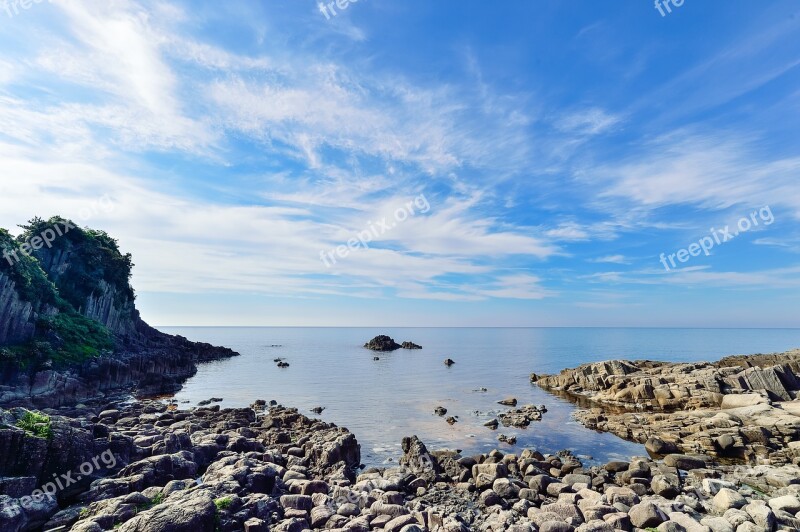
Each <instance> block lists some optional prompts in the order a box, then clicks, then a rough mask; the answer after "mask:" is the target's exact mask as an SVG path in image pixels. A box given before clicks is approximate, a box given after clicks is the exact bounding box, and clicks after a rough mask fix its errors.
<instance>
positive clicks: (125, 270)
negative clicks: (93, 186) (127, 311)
mask: <svg viewBox="0 0 800 532" xmlns="http://www.w3.org/2000/svg"><path fill="white" fill-rule="evenodd" d="M67 225H69V226H70V227H71V226H72V222H71V221H69V220H66V219H64V218H61V217H60V216H54V217H52V218H50V219H49V220H43V219H41V218H34V219H33V220H30V221H29V222H28V224H27V225H21V226H20V227H21V228H22V229H23V231H24V232H23V233H22V234H21V235H20V236H19V237H18V238H17V241H18V242H19V243H22V242H27V241H28V240H30V239H32V238H35V237H37V236H39V235H41V234H42V233H43V232H44V231H46V230H48V229H52V228H53V227H55V226H58V227H59V228H63V227H65V226H67ZM59 251H61V252H66V251H68V252H71V260H70V265H69V268H67V270H66V271H65V272H63V273H59V274H56V275H54V272H49V273H50V275H51V277H53V276H55V277H57V278H56V279H54V281H55V283H56V286H57V287H58V291H59V294H60V295H61V297H63V298H64V299H65V300H66V301H68V302H69V303H70V304H71V305H72V306H73V308H75V309H81V308H83V306H84V305H85V304H86V300H87V299H88V298H89V296H91V295H92V294H93V293H98V292H99V291H100V282H101V280H103V281H105V282H106V283H108V284H110V285H112V286H114V287H116V288H117V290H118V295H117V297H118V301H117V303H122V302H123V301H124V300H125V299H127V300H129V301H133V300H134V299H135V297H136V296H135V294H134V292H133V288H131V286H130V277H131V270H132V268H133V258H132V257H131V254H130V253H128V254H125V255H123V254H122V253H120V250H119V243H118V242H117V240H116V239H114V238H112V237H111V236H109V235H108V233H106V232H105V231H96V230H94V229H81V228H79V227H71V229H69V230H68V231H66V232H65V233H64V234H63V236H60V237H58V238H56V239H55V240H54V241H53V242H52V247H43V248H41V249H39V250H37V251H34V255H35V256H36V258H37V259H39V262H41V263H42V264H50V263H51V262H52V261H51V260H50V259H51V258H52V257H53V256H54V255H55V253H56V252H59Z"/></svg>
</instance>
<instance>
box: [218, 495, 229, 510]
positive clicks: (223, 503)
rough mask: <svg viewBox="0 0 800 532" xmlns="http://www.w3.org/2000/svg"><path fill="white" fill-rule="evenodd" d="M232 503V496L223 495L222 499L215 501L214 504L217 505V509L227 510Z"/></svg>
mask: <svg viewBox="0 0 800 532" xmlns="http://www.w3.org/2000/svg"><path fill="white" fill-rule="evenodd" d="M232 503H233V499H231V498H230V497H222V498H221V499H217V500H216V501H214V505H215V506H216V507H217V510H227V509H228V508H230V506H231V504H232Z"/></svg>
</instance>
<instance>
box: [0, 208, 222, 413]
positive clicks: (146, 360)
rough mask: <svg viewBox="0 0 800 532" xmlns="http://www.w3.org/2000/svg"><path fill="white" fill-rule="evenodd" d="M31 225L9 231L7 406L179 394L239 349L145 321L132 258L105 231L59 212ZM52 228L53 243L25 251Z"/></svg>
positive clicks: (0, 400)
mask: <svg viewBox="0 0 800 532" xmlns="http://www.w3.org/2000/svg"><path fill="white" fill-rule="evenodd" d="M56 228H57V229H58V235H57V237H56ZM23 229H24V232H23V234H22V235H20V236H19V237H16V238H14V237H12V236H11V235H10V234H9V233H8V231H6V230H4V229H0V252H2V254H3V259H1V260H0V405H2V404H5V405H20V406H29V407H39V408H45V407H54V406H59V405H64V404H69V403H75V402H79V401H82V400H85V399H88V398H91V397H94V396H96V395H98V394H106V393H113V392H114V391H116V390H120V389H128V390H131V391H136V392H138V393H141V394H151V393H152V394H157V393H166V392H174V391H176V390H177V389H178V388H179V387H180V383H181V382H183V381H184V380H185V379H186V378H188V377H190V376H191V375H193V374H194V373H195V372H196V370H197V364H198V363H200V362H206V361H211V360H216V359H220V358H226V357H231V356H235V355H236V354H237V353H235V352H234V351H231V350H230V349H225V348H217V347H214V346H211V345H208V344H202V343H194V342H190V341H189V340H187V339H186V338H182V337H179V336H170V335H166V334H163V333H161V332H158V331H156V330H155V329H153V328H152V327H150V326H149V325H147V324H146V323H145V322H144V321H142V319H141V318H140V317H139V312H138V311H137V310H136V307H135V305H134V298H135V296H134V291H133V288H132V287H131V285H130V282H129V279H130V275H131V268H132V266H133V264H132V258H131V257H130V255H123V254H122V253H121V252H120V251H119V248H118V245H117V242H116V241H115V240H114V239H113V238H111V237H110V236H109V235H107V234H106V233H104V232H102V231H95V230H92V229H82V228H78V227H75V226H74V225H73V224H72V223H71V222H69V221H68V220H64V219H62V218H58V217H55V218H51V219H50V220H46V221H45V220H41V219H34V220H31V221H30V222H29V224H28V225H26V226H23ZM48 232H50V233H49V234H52V236H53V237H54V238H53V240H52V241H51V242H50V243H49V244H48V245H40V246H39V248H38V249H36V247H37V246H36V245H33V246H32V247H31V248H30V250H29V253H28V254H27V255H26V254H25V253H23V251H22V249H23V248H24V246H26V244H29V243H34V242H37V240H36V239H37V238H40V237H39V236H38V235H42V234H48ZM37 243H41V238H40V241H39V242H37ZM24 249H27V248H24Z"/></svg>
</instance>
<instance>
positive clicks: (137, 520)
mask: <svg viewBox="0 0 800 532" xmlns="http://www.w3.org/2000/svg"><path fill="white" fill-rule="evenodd" d="M216 512H217V508H216V506H215V505H214V501H213V500H212V499H211V497H210V496H209V495H208V494H207V493H205V492H186V493H180V494H175V495H173V496H172V497H171V498H170V502H169V504H159V505H158V506H155V507H153V508H152V509H150V510H147V511H144V512H140V513H139V514H137V515H136V517H134V518H133V519H131V520H130V521H127V522H125V523H123V524H122V526H120V527H119V529H118V531H119V532H214V529H215V528H216V523H215V522H214V516H215V515H216Z"/></svg>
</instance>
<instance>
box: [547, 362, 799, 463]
mask: <svg viewBox="0 0 800 532" xmlns="http://www.w3.org/2000/svg"><path fill="white" fill-rule="evenodd" d="M798 374H800V350H794V351H789V352H786V353H775V354H769V355H751V356H734V357H727V358H723V359H722V360H720V361H718V362H714V363H709V362H700V363H664V362H651V361H635V362H630V361H624V360H615V361H607V362H597V363H593V364H584V365H582V366H580V367H578V368H574V369H565V370H563V371H562V372H561V373H559V374H558V375H541V376H540V375H536V374H533V375H531V382H534V383H536V384H538V385H539V386H540V387H542V388H543V389H545V390H548V391H553V392H560V393H563V394H566V395H567V396H568V397H572V398H573V399H575V400H581V401H583V402H584V404H588V408H583V409H581V410H579V411H578V412H577V413H576V418H577V419H578V420H579V421H580V422H581V423H583V424H584V425H585V426H587V427H589V428H592V429H597V430H601V431H604V432H612V433H614V434H616V435H618V436H620V437H622V438H625V439H627V440H631V441H637V442H640V443H644V444H645V445H646V447H647V450H648V451H649V452H651V453H652V454H654V455H664V454H669V453H673V452H684V453H702V454H705V455H710V456H715V457H718V458H721V459H731V460H741V461H746V462H749V463H766V464H775V465H779V464H786V463H792V462H793V463H798V461H799V460H800V441H799V440H800V400H798V397H799V396H800V379H799V378H798V376H797V375H798Z"/></svg>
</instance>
